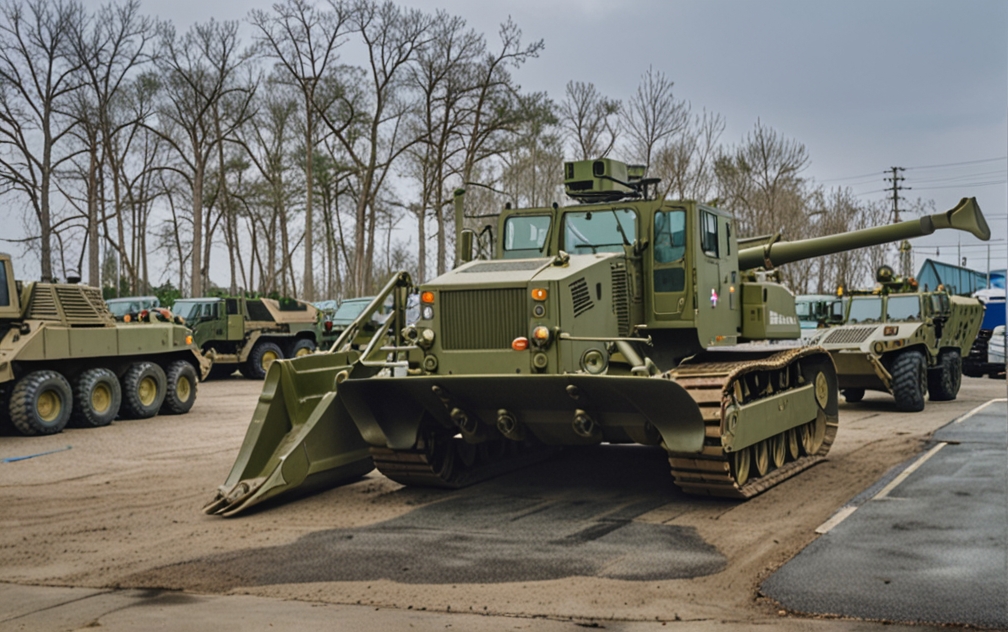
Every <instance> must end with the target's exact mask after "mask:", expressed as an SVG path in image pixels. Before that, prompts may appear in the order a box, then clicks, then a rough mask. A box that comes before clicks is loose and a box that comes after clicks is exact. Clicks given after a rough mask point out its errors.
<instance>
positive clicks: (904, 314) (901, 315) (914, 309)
mask: <svg viewBox="0 0 1008 632" xmlns="http://www.w3.org/2000/svg"><path fill="white" fill-rule="evenodd" d="M920 312H921V306H920V298H919V297H918V296H917V295H916V294H913V295H910V296H890V297H889V300H888V301H887V305H886V319H887V320H890V321H896V320H920V318H921V313H920Z"/></svg>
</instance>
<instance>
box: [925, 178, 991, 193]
mask: <svg viewBox="0 0 1008 632" xmlns="http://www.w3.org/2000/svg"><path fill="white" fill-rule="evenodd" d="M1006 183H1008V180H996V181H995V180H992V181H991V182H963V183H962V184H946V185H943V186H937V187H917V190H918V191H927V190H930V189H962V188H964V187H989V186H994V185H995V184H1006ZM908 188H909V187H908Z"/></svg>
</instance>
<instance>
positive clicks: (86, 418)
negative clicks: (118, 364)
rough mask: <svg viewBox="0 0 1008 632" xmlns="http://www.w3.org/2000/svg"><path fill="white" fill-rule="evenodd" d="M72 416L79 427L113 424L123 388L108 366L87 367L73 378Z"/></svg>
mask: <svg viewBox="0 0 1008 632" xmlns="http://www.w3.org/2000/svg"><path fill="white" fill-rule="evenodd" d="M73 394H74V404H73V415H72V416H71V418H70V422H71V423H72V424H73V425H74V426H76V427H78V428H99V427H101V426H107V425H109V424H110V423H112V420H113V419H115V418H116V415H118V414H119V405H120V403H121V402H122V389H121V388H120V387H119V378H118V377H116V374H115V373H113V372H112V371H109V370H108V369H102V368H97V369H88V370H87V371H84V372H83V373H81V374H80V376H79V377H78V378H77V379H76V380H75V381H74V388H73Z"/></svg>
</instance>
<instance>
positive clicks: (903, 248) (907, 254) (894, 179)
mask: <svg viewBox="0 0 1008 632" xmlns="http://www.w3.org/2000/svg"><path fill="white" fill-rule="evenodd" d="M889 170H890V171H892V175H891V176H890V177H888V178H885V181H886V182H890V183H892V212H893V224H899V221H900V216H899V213H900V211H899V201H900V200H903V201H906V198H903V197H901V196H900V194H899V192H900V191H903V190H909V189H910V188H911V187H904V186H901V185H900V182H903V181H904V180H906V178H904V177H903V176H901V175H900V172H902V171H906V169H904V168H903V167H890V168H889ZM899 262H900V265H899V267H900V276H902V277H903V278H904V279H906V278H909V277H911V276H913V250H912V249H911V248H910V243H909V242H907V241H906V240H903V243H901V244H900V245H899Z"/></svg>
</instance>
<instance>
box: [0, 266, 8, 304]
mask: <svg viewBox="0 0 1008 632" xmlns="http://www.w3.org/2000/svg"><path fill="white" fill-rule="evenodd" d="M0 307H10V291H9V290H8V288H7V268H6V267H5V266H4V265H3V264H2V263H0Z"/></svg>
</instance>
